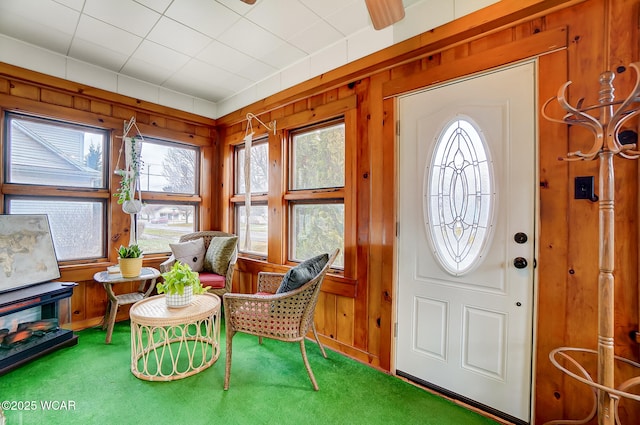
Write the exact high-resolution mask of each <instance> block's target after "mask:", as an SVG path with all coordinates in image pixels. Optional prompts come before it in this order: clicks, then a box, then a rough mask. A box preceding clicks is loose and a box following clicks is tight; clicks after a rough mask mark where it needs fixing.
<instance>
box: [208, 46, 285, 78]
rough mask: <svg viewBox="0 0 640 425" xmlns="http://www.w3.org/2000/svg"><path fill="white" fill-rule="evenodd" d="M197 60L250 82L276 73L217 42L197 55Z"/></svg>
mask: <svg viewBox="0 0 640 425" xmlns="http://www.w3.org/2000/svg"><path fill="white" fill-rule="evenodd" d="M198 59H200V60H202V61H204V62H206V63H208V64H210V65H214V66H217V67H220V68H223V69H226V70H227V71H229V72H232V73H234V74H238V75H240V76H242V77H245V78H247V79H249V80H251V81H258V80H261V79H263V78H265V77H266V76H268V75H271V74H273V73H274V72H276V68H275V67H273V66H271V65H267V64H266V63H264V62H262V61H259V60H257V59H255V58H253V57H251V56H249V55H245V54H244V53H242V52H240V51H238V50H235V49H232V48H231V47H229V46H227V45H224V44H222V43H219V42H217V41H214V42H213V43H211V44H210V45H208V46H207V47H206V48H205V49H204V50H203V51H202V52H201V53H200V54H199V55H198Z"/></svg>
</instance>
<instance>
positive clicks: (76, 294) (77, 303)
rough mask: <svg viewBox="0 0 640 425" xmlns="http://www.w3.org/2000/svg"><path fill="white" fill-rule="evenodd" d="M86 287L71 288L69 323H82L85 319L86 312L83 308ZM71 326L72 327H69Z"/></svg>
mask: <svg viewBox="0 0 640 425" xmlns="http://www.w3.org/2000/svg"><path fill="white" fill-rule="evenodd" d="M86 296H87V295H86V285H80V284H78V286H76V287H75V288H73V295H72V296H71V322H72V323H73V322H79V321H83V320H85V319H86V318H87V311H86V308H85V299H86ZM71 326H73V325H71Z"/></svg>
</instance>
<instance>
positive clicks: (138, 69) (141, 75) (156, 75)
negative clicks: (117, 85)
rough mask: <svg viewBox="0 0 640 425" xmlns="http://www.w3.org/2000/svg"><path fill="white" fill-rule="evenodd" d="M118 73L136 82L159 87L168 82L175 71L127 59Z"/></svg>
mask: <svg viewBox="0 0 640 425" xmlns="http://www.w3.org/2000/svg"><path fill="white" fill-rule="evenodd" d="M120 72H121V73H122V74H124V75H128V76H129V77H133V78H137V79H138V80H142V81H148V82H150V83H152V84H157V85H161V84H162V83H164V82H165V81H166V80H168V79H169V78H170V77H171V75H173V73H174V72H175V71H174V70H169V69H166V68H164V67H159V66H151V65H149V63H147V62H144V61H141V60H139V59H129V60H128V61H127V63H126V64H125V66H123V67H122V70H121V71H120Z"/></svg>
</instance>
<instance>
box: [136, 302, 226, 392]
mask: <svg viewBox="0 0 640 425" xmlns="http://www.w3.org/2000/svg"><path fill="white" fill-rule="evenodd" d="M164 298H165V297H164V295H157V296H155V297H150V298H147V299H144V300H142V301H138V302H137V303H135V304H134V305H133V306H132V307H131V310H130V311H129V316H130V317H131V373H133V374H134V375H135V376H136V377H138V378H140V379H144V380H147V381H173V380H176V379H182V378H186V377H187V376H191V375H194V374H196V373H198V372H200V371H202V370H204V369H206V368H208V367H209V366H211V365H212V364H214V363H215V361H216V360H218V357H219V356H220V297H218V296H217V295H214V294H208V293H207V294H203V295H194V299H193V302H192V303H191V304H190V305H189V306H187V307H183V308H168V307H167V305H166V301H165V299H164Z"/></svg>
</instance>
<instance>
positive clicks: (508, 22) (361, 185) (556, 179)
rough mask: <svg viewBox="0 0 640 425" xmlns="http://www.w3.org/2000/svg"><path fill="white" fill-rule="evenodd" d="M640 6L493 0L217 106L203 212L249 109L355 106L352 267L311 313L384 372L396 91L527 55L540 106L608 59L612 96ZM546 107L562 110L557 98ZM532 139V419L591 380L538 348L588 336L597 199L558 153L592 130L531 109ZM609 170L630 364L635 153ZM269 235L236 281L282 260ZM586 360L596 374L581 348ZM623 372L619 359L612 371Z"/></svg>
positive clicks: (329, 336) (619, 305)
mask: <svg viewBox="0 0 640 425" xmlns="http://www.w3.org/2000/svg"><path fill="white" fill-rule="evenodd" d="M639 4H640V3H639V2H638V1H637V0H587V1H568V2H561V1H560V2H559V1H555V2H554V1H546V2H535V1H520V2H515V1H508V0H506V1H501V2H499V3H497V4H495V5H493V6H490V7H489V8H487V9H485V10H482V11H479V12H476V13H474V14H472V15H470V16H468V17H466V18H463V19H460V20H458V21H456V22H453V23H451V24H447V25H444V26H443V27H440V28H437V29H435V30H433V31H430V32H427V33H424V34H422V35H420V36H418V37H414V38H413V39H410V40H407V41H406V42H403V43H400V44H399V45H396V46H394V47H391V48H389V49H385V50H384V51H382V52H378V53H376V54H374V55H372V56H371V57H368V58H364V59H362V60H360V61H356V63H353V64H349V65H345V66H344V67H342V68H340V69H338V70H335V71H331V72H329V73H327V74H324V75H322V76H320V77H317V78H315V79H312V80H310V81H307V82H305V83H302V84H300V85H298V86H296V87H294V88H293V89H289V90H285V91H283V92H281V93H278V94H276V95H274V96H271V97H269V98H266V99H264V100H263V101H261V102H257V103H255V104H253V105H250V106H248V107H246V108H243V109H242V110H239V111H237V112H235V113H232V114H229V115H227V116H224V117H221V118H220V119H218V120H217V125H218V130H219V132H220V139H221V143H220V158H221V160H222V164H221V165H222V167H221V169H222V170H223V173H222V174H221V187H220V188H219V189H220V192H218V193H219V195H220V200H219V201H220V205H221V209H220V210H219V213H220V216H218V217H215V218H214V222H215V223H219V224H220V226H221V227H223V228H224V227H228V226H231V223H232V209H231V205H230V203H229V197H230V196H231V193H230V192H229V190H230V188H231V187H232V181H231V177H232V165H233V164H232V162H231V156H232V152H233V146H234V145H235V144H237V143H241V139H242V137H243V136H244V131H245V128H246V121H245V120H244V117H245V116H246V113H247V112H252V113H254V114H257V115H259V116H260V118H261V119H262V120H263V121H264V122H269V121H272V120H276V121H277V123H278V124H277V127H278V128H279V129H285V128H286V127H289V126H290V125H292V124H293V123H297V122H300V124H306V123H311V122H315V121H320V120H322V119H326V118H328V117H332V116H335V115H340V114H341V113H347V114H354V116H355V118H354V119H355V122H356V123H357V128H356V130H355V131H356V138H357V139H356V143H357V147H356V151H357V155H356V157H355V158H353V159H352V161H351V162H348V164H347V172H348V173H349V172H353V173H354V178H355V180H354V181H355V184H354V187H353V188H352V192H351V193H350V195H351V196H352V197H353V199H354V200H355V201H354V202H355V204H356V205H357V207H356V211H355V212H354V214H355V216H356V223H357V224H356V228H355V229H352V230H353V232H355V234H356V237H355V238H354V239H352V240H353V241H354V242H350V243H348V244H347V246H345V249H346V251H347V252H349V253H351V254H352V255H354V256H353V257H350V258H351V260H352V261H353V267H352V268H351V269H350V270H345V273H344V275H332V276H330V277H329V279H328V281H327V283H326V284H325V285H324V287H323V288H324V289H323V293H322V296H321V298H320V300H319V303H318V306H317V309H316V322H317V327H318V332H319V333H320V334H321V339H322V341H323V342H324V343H326V344H327V345H328V346H330V347H332V348H334V349H336V350H339V351H341V352H344V353H346V354H348V355H351V356H353V357H355V358H357V359H359V360H361V361H363V362H367V363H369V364H371V365H372V366H375V367H378V368H380V369H382V370H386V371H391V372H393V345H394V339H393V333H392V330H393V320H394V314H393V310H394V303H395V297H394V294H395V291H394V285H395V276H396V271H395V264H396V259H395V227H396V208H395V202H396V197H397V190H396V188H397V185H396V174H397V173H396V157H395V152H396V145H395V143H396V142H395V119H396V117H395V116H394V111H395V97H396V96H398V95H400V94H404V93H407V92H411V91H414V90H418V89H421V88H424V87H427V86H429V85H432V84H437V83H439V82H443V81H447V80H451V79H455V78H457V77H462V76H466V75H470V74H473V73H476V72H480V71H483V70H487V69H490V68H495V67H498V66H501V65H505V64H508V63H513V62H517V61H519V60H524V59H527V58H537V59H538V88H539V99H538V103H539V105H540V106H541V105H542V104H543V103H544V102H545V101H546V100H547V99H549V98H550V97H552V96H555V95H556V93H557V90H558V88H559V87H560V86H561V85H562V84H563V83H565V82H566V81H568V80H571V81H573V84H572V86H571V89H570V96H571V100H572V103H573V104H575V103H576V102H577V101H578V99H579V98H581V97H584V98H585V105H587V104H593V103H597V101H598V90H599V81H598V77H599V74H600V73H601V72H603V71H604V70H607V69H612V70H614V71H615V72H616V79H615V86H616V94H617V95H618V96H619V97H623V96H626V94H627V93H628V92H629V90H630V89H631V88H632V86H633V83H634V81H635V76H634V75H633V70H631V69H630V68H629V67H628V64H629V63H630V62H633V61H635V60H638V10H639V8H640V6H639ZM478 22H481V23H482V24H478ZM354 96H355V105H354V100H353V97H354ZM353 108H355V109H353ZM551 111H554V112H555V113H556V114H559V116H561V115H562V114H561V112H560V111H558V108H557V107H555V105H554V106H553V107H552V108H551ZM254 129H255V126H254ZM515 136H516V137H517V135H515ZM284 137H285V133H284V132H283V131H282V130H280V131H279V132H278V133H277V134H276V135H275V136H274V135H270V136H269V144H270V165H271V167H272V168H273V169H272V170H271V171H272V172H273V173H274V175H282V173H283V172H284V170H283V169H282V167H283V164H281V163H279V160H277V159H276V160H273V158H280V154H281V152H280V149H281V146H282V141H283V138H284ZM538 138H539V158H538V164H539V184H540V189H539V217H540V221H539V236H538V238H537V241H536V242H537V248H538V251H539V254H538V257H537V289H536V290H537V293H536V295H537V302H536V307H537V311H536V329H535V337H536V348H535V349H536V353H535V354H536V355H535V356H534V357H535V369H534V370H535V379H534V381H535V388H534V389H533V391H534V396H533V398H534V403H535V407H534V409H535V413H534V418H533V419H534V421H535V423H538V424H542V423H544V422H546V421H549V420H553V419H560V418H568V419H581V418H584V417H586V416H587V415H588V413H589V411H590V410H591V406H592V405H591V401H592V399H591V397H592V396H591V390H590V389H589V388H588V387H587V386H586V385H584V384H580V383H578V382H577V381H575V380H573V379H572V378H569V377H567V376H565V375H563V374H562V373H561V372H560V371H558V370H557V369H556V368H555V367H554V366H553V365H552V364H551V362H550V361H549V358H548V355H549V352H550V351H551V350H552V349H554V348H557V347H561V346H575V347H581V348H590V349H596V347H597V334H598V319H597V314H598V300H597V276H598V204H597V203H592V202H589V201H585V200H574V199H573V181H574V177H575V176H590V175H591V176H596V181H597V180H598V178H597V176H598V161H592V162H586V163H567V162H561V161H559V160H558V158H559V157H560V156H564V155H565V154H566V153H567V152H569V151H575V150H578V149H586V148H588V147H589V146H590V145H591V143H592V142H593V140H592V135H591V134H590V133H588V132H587V131H586V130H584V129H580V128H568V127H567V126H566V125H560V124H554V123H550V122H547V121H546V120H545V119H544V118H542V117H541V116H540V117H539V125H538ZM347 140H349V136H347ZM615 167H616V195H615V196H616V247H617V249H616V259H615V267H616V271H615V278H616V295H615V296H616V312H615V316H616V335H615V346H616V354H618V355H620V356H623V357H626V358H629V359H631V360H635V361H638V360H640V359H639V357H638V343H636V342H634V341H633V340H632V339H631V338H630V336H629V334H630V332H633V331H635V330H637V329H638V320H639V319H638V254H639V253H638V231H639V229H638V224H637V217H638V195H637V192H638V166H637V161H629V160H622V159H619V158H617V159H616V160H615ZM596 192H597V189H596ZM270 202H271V201H270ZM274 202H282V200H281V199H276V200H274ZM282 222H283V220H282V218H281V217H273V221H270V223H269V224H270V232H271V237H273V238H280V235H281V234H282V233H281V229H282V228H281V226H282ZM347 238H349V235H347ZM274 242H275V244H274V246H275V247H277V248H279V249H276V250H275V251H276V252H272V251H271V250H270V252H269V258H268V261H267V262H266V263H265V262H260V261H256V260H254V259H247V258H243V259H240V260H239V262H238V268H237V273H236V279H235V282H234V290H236V291H243V292H250V291H252V290H254V289H255V285H256V283H255V281H256V274H257V272H259V271H261V270H284V268H283V267H282V266H280V264H283V262H284V258H285V256H284V252H282V251H283V249H282V244H281V241H274ZM353 243H355V246H352V245H351V244H353ZM346 261H348V260H346ZM346 264H349V263H348V262H346ZM585 364H586V365H587V366H589V367H590V368H591V370H593V371H595V367H596V365H595V361H594V359H593V358H589V359H586V360H585ZM631 373H632V372H630V371H629V370H626V369H624V368H623V367H620V370H619V371H618V372H617V376H618V377H619V378H620V379H619V381H621V380H622V379H626V378H628V377H629V376H630V375H631ZM633 373H635V374H636V375H638V374H640V371H635V372H633ZM638 404H640V403H636V402H623V407H622V408H621V420H622V423H629V424H631V423H640V411H639V410H638ZM591 423H596V420H595V419H594V420H593V421H591Z"/></svg>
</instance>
